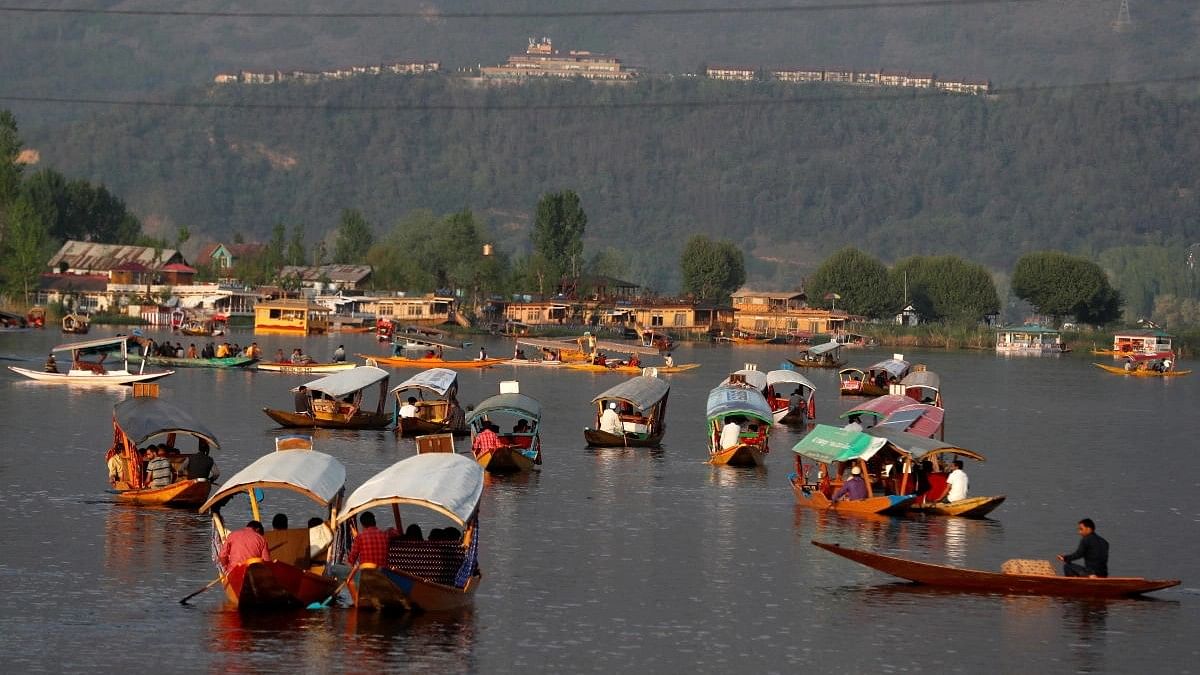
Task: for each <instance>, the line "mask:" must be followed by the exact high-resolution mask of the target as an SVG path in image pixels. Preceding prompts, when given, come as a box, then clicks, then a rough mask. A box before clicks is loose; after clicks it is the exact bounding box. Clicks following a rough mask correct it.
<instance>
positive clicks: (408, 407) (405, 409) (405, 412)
mask: <svg viewBox="0 0 1200 675" xmlns="http://www.w3.org/2000/svg"><path fill="white" fill-rule="evenodd" d="M418 412H419V410H418V408H417V397H416V396H409V397H408V402H407V403H405V404H404V405H402V406H400V410H399V413H400V417H401V418H408V417H416V416H417V413H418Z"/></svg>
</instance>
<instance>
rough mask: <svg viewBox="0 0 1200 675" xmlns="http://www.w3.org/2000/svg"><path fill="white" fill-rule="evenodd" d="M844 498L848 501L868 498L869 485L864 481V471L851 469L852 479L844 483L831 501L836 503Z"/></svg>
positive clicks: (856, 468)
mask: <svg viewBox="0 0 1200 675" xmlns="http://www.w3.org/2000/svg"><path fill="white" fill-rule="evenodd" d="M843 497H845V498H846V500H848V501H858V500H862V499H866V498H867V483H866V481H864V480H863V479H862V469H860V468H858V467H857V466H856V467H853V468H851V469H850V478H848V479H847V480H846V482H845V483H842V487H840V488H838V489H837V490H836V491H835V492H834V493H833V497H832V498H831V499H830V501H833V502H836V501H838V500H839V499H842V498H843Z"/></svg>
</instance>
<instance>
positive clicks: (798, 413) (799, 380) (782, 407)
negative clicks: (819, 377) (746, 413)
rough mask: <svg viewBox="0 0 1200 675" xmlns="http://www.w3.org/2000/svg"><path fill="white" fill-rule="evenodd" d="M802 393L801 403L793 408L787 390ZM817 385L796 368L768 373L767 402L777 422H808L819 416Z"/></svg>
mask: <svg viewBox="0 0 1200 675" xmlns="http://www.w3.org/2000/svg"><path fill="white" fill-rule="evenodd" d="M789 390H790V391H793V392H795V393H798V394H800V405H799V406H797V407H796V408H795V409H793V408H792V405H791V400H790V397H789V396H788V395H786V394H787V391H789ZM816 393H817V385H815V384H813V383H812V381H810V380H809V379H808V378H807V377H805V376H803V375H801V374H800V373H797V372H796V371H794V370H789V369H780V370H772V371H771V372H769V373H767V390H766V392H765V396H766V397H767V403H770V404H771V413H772V415H773V416H774V418H775V423H776V424H806V423H808V421H809V420H812V419H814V418H815V417H816V416H817V400H816V397H815V394H816Z"/></svg>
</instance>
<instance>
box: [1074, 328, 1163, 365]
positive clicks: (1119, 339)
mask: <svg viewBox="0 0 1200 675" xmlns="http://www.w3.org/2000/svg"><path fill="white" fill-rule="evenodd" d="M1172 339H1173V338H1172V335H1171V334H1170V333H1168V332H1166V331H1164V330H1162V329H1161V328H1142V329H1136V330H1126V331H1121V332H1119V333H1115V334H1113V346H1112V349H1093V350H1092V353H1093V354H1096V355H1105V356H1112V357H1114V358H1121V357H1123V356H1133V355H1140V356H1156V357H1158V358H1167V357H1169V356H1170V355H1171V354H1173V353H1174V352H1175V348H1174V347H1173V346H1172V344H1171V340H1172Z"/></svg>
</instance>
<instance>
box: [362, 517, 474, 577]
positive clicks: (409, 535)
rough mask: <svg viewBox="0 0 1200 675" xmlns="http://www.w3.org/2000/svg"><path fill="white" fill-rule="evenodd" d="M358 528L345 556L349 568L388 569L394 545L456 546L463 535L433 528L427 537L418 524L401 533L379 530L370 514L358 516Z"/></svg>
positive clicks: (446, 528)
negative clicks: (434, 543) (437, 543)
mask: <svg viewBox="0 0 1200 675" xmlns="http://www.w3.org/2000/svg"><path fill="white" fill-rule="evenodd" d="M358 524H359V525H360V528H359V530H358V534H357V536H355V537H354V541H353V542H352V543H351V544H350V552H349V553H348V554H347V556H346V563H347V564H349V565H351V566H357V565H362V564H364V563H366V564H371V565H375V566H376V567H387V565H388V559H387V558H388V549H390V548H391V545H392V542H394V541H399V542H418V541H449V542H458V541H461V540H462V532H461V531H460V530H459V529H458V528H457V527H435V528H433V529H432V530H430V531H429V536H428V537H426V536H425V534H424V531H423V530H422V529H421V526H420V525H418V524H417V523H410V524H409V525H408V527H406V528H404V531H403V532H401V531H400V529H399V528H396V527H389V528H388V529H386V530H381V529H379V526H378V524H377V521H376V520H375V514H374V513H371V512H370V511H363V512H362V513H360V514H358Z"/></svg>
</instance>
